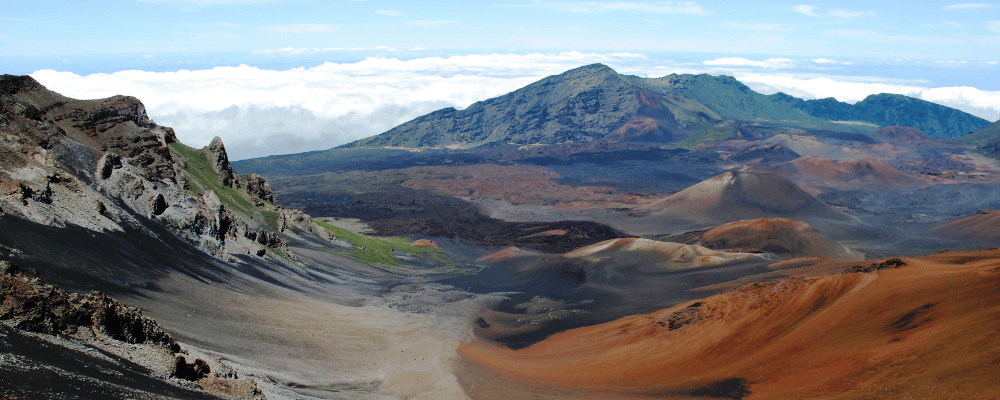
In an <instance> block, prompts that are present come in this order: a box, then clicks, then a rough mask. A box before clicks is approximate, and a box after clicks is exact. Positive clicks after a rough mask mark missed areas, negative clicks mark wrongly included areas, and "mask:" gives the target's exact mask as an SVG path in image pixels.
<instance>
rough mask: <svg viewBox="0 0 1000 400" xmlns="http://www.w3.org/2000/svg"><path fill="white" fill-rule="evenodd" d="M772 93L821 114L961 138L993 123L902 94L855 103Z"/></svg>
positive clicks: (774, 97)
mask: <svg viewBox="0 0 1000 400" xmlns="http://www.w3.org/2000/svg"><path fill="white" fill-rule="evenodd" d="M769 97H770V98H771V99H772V100H773V101H774V102H775V103H782V104H787V105H789V106H791V107H793V108H795V109H797V110H801V111H802V112H805V113H807V114H809V115H812V116H815V117H817V118H822V119H826V120H830V121H856V122H867V123H870V124H875V125H878V126H890V125H900V126H909V127H913V128H917V129H920V130H922V131H924V132H927V133H928V134H930V135H931V136H936V137H945V138H958V137H962V136H965V135H967V134H969V133H971V132H976V131H978V130H980V129H983V128H985V127H986V126H987V125H989V124H990V122H989V121H987V120H985V119H982V118H979V117H976V116H974V115H971V114H969V113H966V112H963V111H959V110H956V109H954V108H951V107H946V106H942V105H940V104H935V103H931V102H929V101H926V100H920V99H916V98H913V97H908V96H903V95H899V94H889V93H880V94H873V95H870V96H868V97H866V98H865V99H864V100H861V101H859V102H857V103H855V104H853V105H852V104H848V103H844V102H840V101H837V100H836V99H834V98H832V97H830V98H826V99H817V100H802V99H800V98H797V97H792V96H789V95H787V94H784V93H776V94H773V95H770V96H769Z"/></svg>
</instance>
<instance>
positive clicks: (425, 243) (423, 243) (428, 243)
mask: <svg viewBox="0 0 1000 400" xmlns="http://www.w3.org/2000/svg"><path fill="white" fill-rule="evenodd" d="M410 246H413V247H428V248H433V249H440V248H441V247H440V246H438V244H437V242H435V241H433V240H430V239H417V240H414V241H413V243H410Z"/></svg>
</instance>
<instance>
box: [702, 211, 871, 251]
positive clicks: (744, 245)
mask: <svg viewBox="0 0 1000 400" xmlns="http://www.w3.org/2000/svg"><path fill="white" fill-rule="evenodd" d="M692 242H694V243H698V244H700V245H702V246H705V247H708V248H711V249H718V250H723V249H729V250H736V251H741V252H744V253H755V252H769V253H774V254H777V255H779V256H781V257H785V258H796V257H827V258H847V259H859V258H863V256H862V255H861V254H859V253H857V252H854V251H852V250H850V249H848V248H846V247H844V246H842V245H840V244H839V243H837V242H835V241H833V240H831V239H830V238H828V237H827V236H826V235H824V234H822V233H820V232H819V231H817V230H816V229H815V228H813V227H812V226H810V225H809V224H807V223H805V222H801V221H795V220H791V219H788V218H759V219H752V220H743V221H736V222H731V223H728V224H725V225H721V226H718V227H715V228H713V229H711V230H709V231H707V232H705V233H703V234H701V236H700V237H698V238H696V239H694V240H692Z"/></svg>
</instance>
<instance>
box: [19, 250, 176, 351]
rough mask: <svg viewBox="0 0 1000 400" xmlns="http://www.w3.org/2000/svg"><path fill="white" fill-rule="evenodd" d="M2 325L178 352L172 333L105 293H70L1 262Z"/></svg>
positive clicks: (30, 273)
mask: <svg viewBox="0 0 1000 400" xmlns="http://www.w3.org/2000/svg"><path fill="white" fill-rule="evenodd" d="M0 321H2V322H3V323H6V324H9V325H11V326H13V327H14V328H17V329H21V330H26V331H31V332H38V333H47V334H53V335H54V334H73V333H76V332H77V331H78V330H80V329H90V330H92V331H93V332H94V334H97V335H101V336H106V337H108V338H111V339H114V340H118V341H122V342H126V343H133V344H155V345H159V346H163V347H165V348H167V349H170V350H171V351H173V352H177V351H180V346H179V345H178V344H177V342H176V341H175V340H174V338H173V337H171V336H170V334H169V333H167V332H165V331H163V330H162V329H160V327H159V326H158V325H157V324H156V321H154V320H152V319H150V318H147V317H144V316H143V315H142V312H141V311H139V310H138V309H136V308H133V307H129V306H126V305H124V304H121V303H119V302H117V301H115V300H114V299H112V298H111V297H110V296H108V295H107V294H104V293H101V292H90V293H88V294H78V293H67V292H65V291H63V290H62V289H59V288H56V287H54V286H52V285H49V284H47V283H45V280H43V279H42V278H41V277H39V276H38V274H37V273H35V272H34V271H32V270H22V269H21V268H19V267H18V266H16V265H14V264H11V263H10V262H7V261H0Z"/></svg>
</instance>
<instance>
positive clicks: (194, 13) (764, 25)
mask: <svg viewBox="0 0 1000 400" xmlns="http://www.w3.org/2000/svg"><path fill="white" fill-rule="evenodd" d="M0 35H2V39H0V45H2V46H3V48H4V49H5V51H4V53H5V54H7V55H17V56H27V55H81V54H120V53H149V54H155V53H171V52H219V51H246V52H252V51H260V50H269V49H280V48H286V47H292V48H331V47H359V48H373V47H389V48H394V49H413V48H420V49H431V50H441V49H462V50H477V51H509V50H511V49H514V50H516V51H525V50H556V51H565V50H577V51H684V52H691V51H693V52H712V53H734V54H756V53H766V54H783V55H799V56H815V57H834V56H836V57H876V58H882V57H891V58H917V59H934V60H937V59H942V60H958V61H960V60H965V61H970V62H973V61H976V62H978V61H997V58H998V54H1000V4H989V3H955V2H935V1H921V2H914V1H879V2H872V1H835V2H808V3H785V2H754V1H719V2H683V1H681V2H676V1H675V2H670V1H666V2H662V1H616V2H599V1H595V2H587V1H547V0H539V1H531V0H499V1H485V2H478V1H476V2H472V1H434V2H415V1H380V0H369V1H347V0H339V1H338V0H333V1H318V0H287V1H282V0H191V1H189V0H147V1H106V0H105V1H47V0H32V1H21V0H7V1H5V2H4V7H3V8H2V9H0Z"/></svg>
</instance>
